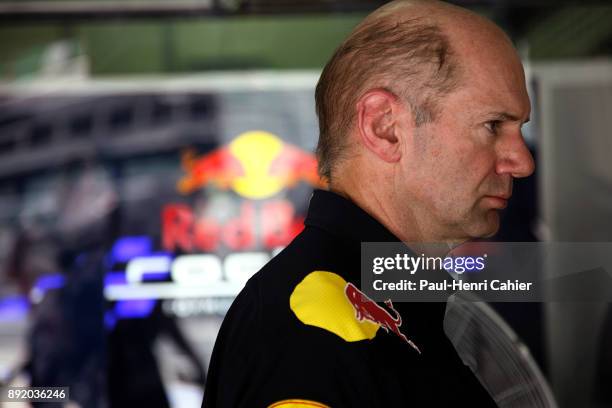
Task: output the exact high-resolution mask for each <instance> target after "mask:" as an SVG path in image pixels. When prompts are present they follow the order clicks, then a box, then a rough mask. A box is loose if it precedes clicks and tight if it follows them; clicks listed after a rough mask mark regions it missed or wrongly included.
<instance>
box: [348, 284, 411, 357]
mask: <svg viewBox="0 0 612 408" xmlns="http://www.w3.org/2000/svg"><path fill="white" fill-rule="evenodd" d="M344 293H345V294H346V297H347V299H348V300H349V302H351V304H352V305H353V308H354V309H355V314H356V318H357V320H359V321H362V320H364V319H366V320H369V321H371V322H373V323H376V324H378V325H379V326H380V327H382V328H383V329H384V330H385V331H386V332H387V333H388V332H389V331H392V332H393V333H395V334H397V335H398V336H399V337H400V338H401V339H402V340H404V341H405V342H406V343H408V344H409V345H410V346H411V347H412V348H414V349H415V350H416V351H418V353H419V354H421V350H419V348H418V347H417V345H416V344H414V342H412V340H409V339H408V338H407V337H406V336H405V335H404V333H402V332H401V331H400V326H401V325H402V316H400V314H399V313H398V312H397V310H395V308H394V307H393V302H391V300H387V301H385V305H387V307H388V308H389V309H391V310H392V311H393V314H394V315H395V316H392V315H391V313H389V312H388V311H387V310H386V309H385V308H384V307H382V306H379V305H378V303H376V302H374V301H373V300H372V299H370V298H369V297H367V296H366V295H365V293H363V292H362V291H360V290H359V289H357V287H356V286H355V285H353V284H352V283H350V282H348V283H347V284H346V287H345V289H344Z"/></svg>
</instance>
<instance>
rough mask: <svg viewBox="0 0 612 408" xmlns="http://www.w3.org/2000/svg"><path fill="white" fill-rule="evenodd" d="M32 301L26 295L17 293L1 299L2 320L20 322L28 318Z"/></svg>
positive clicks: (0, 319) (0, 315)
mask: <svg viewBox="0 0 612 408" xmlns="http://www.w3.org/2000/svg"><path fill="white" fill-rule="evenodd" d="M29 309H30V303H29V302H28V299H27V298H26V297H25V296H21V295H15V296H9V297H6V298H4V299H0V322H2V323H5V322H18V321H22V320H24V319H26V317H27V315H28V310H29Z"/></svg>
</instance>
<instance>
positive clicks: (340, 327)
mask: <svg viewBox="0 0 612 408" xmlns="http://www.w3.org/2000/svg"><path fill="white" fill-rule="evenodd" d="M386 304H387V306H388V307H389V308H390V309H391V310H392V311H393V314H394V315H392V314H391V313H389V312H388V311H387V310H386V309H385V308H383V307H382V306H380V305H378V304H377V303H376V302H374V301H373V300H372V299H370V298H368V297H367V296H366V295H365V294H364V293H363V292H361V291H360V290H359V289H358V288H357V287H356V286H355V285H353V284H352V283H350V282H347V281H346V280H344V278H342V277H341V276H340V275H338V274H336V273H333V272H327V271H313V272H310V273H309V274H308V275H306V277H304V279H303V280H302V281H301V282H300V283H299V284H298V285H297V286H296V287H295V288H294V290H293V292H292V293H291V296H290V297H289V307H290V308H291V310H292V311H293V313H294V314H295V316H296V317H297V318H298V319H299V320H300V321H301V322H302V323H304V324H306V325H309V326H314V327H318V328H321V329H324V330H327V331H329V332H331V333H334V334H335V335H337V336H339V337H340V338H342V339H343V340H344V341H348V342H354V341H361V340H371V339H373V338H374V337H376V333H377V332H378V329H379V328H381V327H382V328H383V329H384V330H385V331H386V332H393V333H395V334H396V335H398V336H399V337H400V338H401V339H402V340H403V341H405V342H406V343H407V344H409V345H410V346H411V347H412V348H414V349H415V350H416V351H417V352H418V353H419V354H420V353H421V351H420V350H419V348H418V347H417V346H416V344H414V342H413V341H411V340H409V339H408V338H407V337H406V336H405V335H404V334H403V333H402V332H401V330H400V327H401V325H402V318H401V316H400V315H399V313H398V312H397V311H396V310H395V309H394V308H393V303H391V301H388V302H386Z"/></svg>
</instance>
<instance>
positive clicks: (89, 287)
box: [0, 0, 612, 408]
mask: <svg viewBox="0 0 612 408" xmlns="http://www.w3.org/2000/svg"><path fill="white" fill-rule="evenodd" d="M383 3H385V2H379V1H370V0H310V1H305V0H297V1H289V0H195V1H191V0H189V1H182V0H179V1H169V0H155V1H153V0H132V1H105V0H89V1H49V0H42V1H36V2H34V1H5V0H0V385H1V384H11V385H33V386H70V395H71V400H72V402H71V405H70V406H80V407H107V406H110V407H124V406H140V405H142V406H144V405H146V406H150V407H153V406H160V407H165V406H172V407H181V408H182V407H185V408H190V407H199V406H200V403H201V398H202V392H203V381H204V378H205V375H206V366H207V363H208V360H209V357H210V353H211V351H212V346H213V344H214V340H215V336H216V333H217V330H218V327H219V325H220V322H221V321H222V318H223V315H224V313H225V311H226V310H227V308H228V307H229V304H231V301H232V299H233V297H234V296H235V295H236V293H237V292H238V291H239V290H240V288H241V287H242V285H243V284H244V282H245V281H246V280H247V279H248V278H249V277H250V276H251V275H252V274H253V273H254V272H255V271H257V269H258V268H259V267H260V266H261V265H263V264H264V263H265V262H266V261H267V260H268V259H269V258H270V257H271V256H273V255H274V254H275V253H276V252H277V251H278V250H279V249H281V248H282V247H283V246H284V245H286V244H287V243H288V242H289V241H290V240H291V238H292V237H293V236H295V234H297V233H298V232H299V231H300V229H301V222H302V221H303V217H304V214H305V211H306V208H307V205H308V198H309V196H310V193H311V191H312V189H313V188H316V187H320V186H323V185H324V183H323V182H321V181H320V180H319V179H318V177H317V175H316V160H315V158H314V155H313V151H314V148H315V145H316V141H317V137H318V127H317V120H316V116H315V113H314V97H313V94H314V86H315V85H316V81H317V79H318V75H319V73H320V70H321V68H322V67H323V65H324V64H325V62H326V61H327V59H328V58H329V57H330V56H331V54H332V52H333V50H334V48H335V47H336V46H337V45H338V44H339V43H340V42H341V41H342V39H343V38H344V37H345V36H346V35H347V34H348V33H349V32H350V30H351V29H352V28H353V27H354V26H355V25H356V24H357V23H358V22H359V21H360V20H361V19H362V18H363V17H364V16H365V15H366V14H367V13H368V12H369V11H371V10H373V9H375V8H376V7H377V6H379V5H381V4H383ZM453 3H455V4H459V5H462V6H465V7H468V8H471V9H473V10H474V11H476V12H478V13H481V14H483V15H486V16H488V17H490V18H491V19H493V20H494V21H496V22H497V23H498V24H499V25H501V26H502V27H503V28H504V29H505V30H506V31H507V32H508V33H509V35H510V36H511V38H512V39H513V41H514V42H515V44H516V46H517V48H518V50H519V52H520V54H521V56H522V58H523V61H524V64H525V67H526V73H527V78H528V82H529V87H530V94H531V99H532V105H533V112H532V116H531V119H532V120H531V122H530V123H529V124H528V125H526V127H525V132H524V136H525V138H526V140H527V142H528V144H529V147H530V149H531V150H532V152H533V154H534V156H535V157H536V160H537V164H538V168H537V172H536V174H535V175H534V176H532V177H530V178H528V179H525V180H520V181H518V182H516V185H515V196H514V201H512V202H511V205H510V207H509V208H508V209H507V210H506V211H505V213H504V214H503V226H502V229H501V230H500V232H499V234H498V235H497V236H496V237H495V239H496V240H499V241H527V242H531V241H568V242H570V241H581V242H583V241H584V242H591V241H598V242H607V241H612V164H611V162H610V157H612V131H611V130H610V129H611V127H610V125H609V123H608V122H609V118H610V117H612V58H611V57H612V4H610V2H609V1H608V2H605V1H554V0H536V1H531V0H516V1H506V0H462V1H453ZM485 51H486V50H485ZM542 274H546V271H545V270H543V271H542ZM493 308H494V309H495V310H496V311H497V313H499V315H501V316H502V317H503V318H504V321H505V322H506V323H500V322H499V321H497V320H495V319H493V321H497V322H498V323H492V324H498V325H500V327H504V330H502V331H504V332H505V333H506V338H507V339H509V342H510V343H509V344H512V347H513V348H512V350H514V352H515V353H517V357H516V361H517V363H516V364H518V365H517V367H519V368H516V367H515V368H508V370H510V371H508V372H514V371H511V370H515V369H516V370H518V371H517V372H522V371H521V370H524V371H529V372H532V373H535V374H534V375H533V376H532V377H530V378H531V379H532V381H533V384H532V385H533V388H534V390H536V391H534V393H536V394H537V393H540V394H541V395H543V397H542V398H541V401H546V402H542V403H541V404H542V405H537V404H534V405H533V406H555V402H554V401H553V399H554V400H556V404H558V406H559V407H562V408H565V407H572V408H573V407H612V391H611V388H610V384H612V350H611V347H610V345H611V344H612V311H611V309H610V307H609V305H608V304H601V303H580V304H570V303H557V304H535V303H525V304H516V303H513V304H497V305H493ZM505 324H507V326H505ZM500 330H501V329H500ZM475 341H477V340H475ZM527 350H530V351H527ZM510 360H512V358H511V359H510ZM512 361H514V360H512ZM500 364H501V366H502V367H504V366H503V364H505V363H500ZM523 366H524V367H523ZM521 367H522V368H521ZM530 370H531V371H530ZM497 381H505V380H497ZM500 386H502V388H503V387H505V388H504V389H507V390H508V389H511V388H512V384H510V383H508V384H506V383H503V384H501V385H500ZM509 395H513V394H512V392H510V394H509ZM500 405H501V406H508V407H512V406H527V405H521V404H520V403H517V402H516V401H513V400H512V398H509V397H507V398H506V399H505V400H504V402H503V404H500ZM11 406H17V405H11ZM47 406H51V405H50V404H47ZM529 406H531V405H529Z"/></svg>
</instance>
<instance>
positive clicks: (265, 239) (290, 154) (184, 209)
mask: <svg viewBox="0 0 612 408" xmlns="http://www.w3.org/2000/svg"><path fill="white" fill-rule="evenodd" d="M182 167H183V169H184V170H185V175H184V176H183V177H182V178H181V179H180V180H179V181H178V183H177V190H178V191H179V193H181V194H183V195H190V194H192V193H195V192H197V191H198V190H200V189H203V188H216V189H219V190H222V191H233V192H234V193H235V194H237V195H238V196H239V197H240V198H241V199H242V200H240V199H239V200H238V202H239V204H238V205H237V206H236V207H237V209H238V210H237V213H234V215H233V216H231V217H230V218H227V217H225V218H223V217H221V216H215V214H214V212H212V213H211V212H210V211H194V209H192V208H191V207H190V206H189V205H187V204H169V205H166V206H165V207H164V210H163V213H162V242H163V247H164V248H165V249H166V250H170V251H174V250H177V249H179V250H182V251H185V252H198V251H205V252H214V251H217V250H219V249H220V248H221V247H222V246H223V247H226V248H228V249H230V250H233V251H246V250H254V249H262V248H263V249H268V250H272V249H275V248H278V247H283V246H285V245H287V244H288V243H289V242H290V241H291V240H292V239H293V238H294V237H295V236H296V235H297V234H298V233H299V232H300V231H301V230H302V228H303V217H301V216H299V215H298V214H296V211H295V206H294V205H293V203H291V202H290V201H288V200H286V199H283V198H275V196H277V195H278V194H279V193H280V192H282V191H283V190H285V189H287V188H294V187H295V186H297V185H298V183H300V182H304V183H307V184H308V185H310V186H312V187H323V186H324V185H325V183H324V182H322V181H321V179H320V178H319V175H318V173H317V160H316V158H315V156H314V155H313V154H312V153H309V152H306V151H303V150H301V149H300V148H298V147H296V146H293V145H290V144H288V143H285V142H284V141H282V140H281V139H280V138H279V137H277V136H275V135H273V134H272V133H269V132H264V131H250V132H246V133H243V134H241V135H239V136H238V137H236V138H235V139H234V140H232V141H231V142H230V143H229V144H228V145H227V146H223V147H220V148H218V149H216V150H214V151H212V152H210V153H207V154H203V155H201V156H199V157H198V156H197V155H196V154H195V153H194V152H193V151H188V152H186V153H185V154H184V155H183V158H182Z"/></svg>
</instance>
